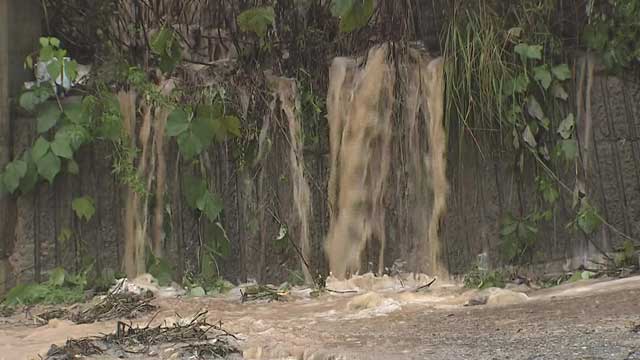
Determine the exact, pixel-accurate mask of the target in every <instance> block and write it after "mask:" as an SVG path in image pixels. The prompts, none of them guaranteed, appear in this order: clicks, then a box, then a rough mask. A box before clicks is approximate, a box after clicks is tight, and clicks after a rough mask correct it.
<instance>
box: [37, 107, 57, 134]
mask: <svg viewBox="0 0 640 360" xmlns="http://www.w3.org/2000/svg"><path fill="white" fill-rule="evenodd" d="M61 114H62V112H61V111H60V108H59V107H58V104H57V103H55V102H46V103H44V104H43V105H42V106H41V108H39V111H38V117H37V121H38V126H37V128H38V132H39V133H44V132H47V131H49V129H51V128H52V127H54V126H55V125H56V124H57V123H58V120H59V119H60V115H61Z"/></svg>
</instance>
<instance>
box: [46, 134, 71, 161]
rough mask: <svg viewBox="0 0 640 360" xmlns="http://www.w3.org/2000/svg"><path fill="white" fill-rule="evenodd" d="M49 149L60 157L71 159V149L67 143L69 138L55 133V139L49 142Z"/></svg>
mask: <svg viewBox="0 0 640 360" xmlns="http://www.w3.org/2000/svg"><path fill="white" fill-rule="evenodd" d="M51 151H53V153H54V154H56V155H57V156H59V157H61V158H65V159H73V150H71V145H70V144H69V138H68V137H66V136H59V135H58V134H56V137H55V139H54V140H53V142H52V143H51Z"/></svg>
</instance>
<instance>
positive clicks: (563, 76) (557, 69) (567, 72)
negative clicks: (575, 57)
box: [551, 64, 571, 81]
mask: <svg viewBox="0 0 640 360" xmlns="http://www.w3.org/2000/svg"><path fill="white" fill-rule="evenodd" d="M551 72H552V73H553V76H555V78H556V79H558V80H560V81H565V80H569V79H571V69H569V65H567V64H561V65H558V66H554V67H553V68H551Z"/></svg>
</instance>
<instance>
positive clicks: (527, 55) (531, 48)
mask: <svg viewBox="0 0 640 360" xmlns="http://www.w3.org/2000/svg"><path fill="white" fill-rule="evenodd" d="M513 50H514V51H515V52H516V54H518V55H520V57H521V58H522V61H526V60H527V59H530V60H540V59H542V45H529V44H525V43H522V44H518V45H516V47H515V48H514V49H513Z"/></svg>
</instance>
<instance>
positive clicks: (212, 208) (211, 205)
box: [196, 191, 224, 222]
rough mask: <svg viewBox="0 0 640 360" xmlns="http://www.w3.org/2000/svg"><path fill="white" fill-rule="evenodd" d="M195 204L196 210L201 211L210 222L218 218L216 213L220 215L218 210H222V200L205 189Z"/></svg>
mask: <svg viewBox="0 0 640 360" xmlns="http://www.w3.org/2000/svg"><path fill="white" fill-rule="evenodd" d="M196 206H197V207H198V210H200V211H202V212H203V213H204V214H205V215H206V216H207V218H208V219H209V221H211V222H213V221H215V220H216V218H218V215H220V212H222V209H223V207H224V206H223V205H222V200H220V198H219V197H218V196H217V195H214V194H212V193H210V192H209V191H206V192H205V193H204V195H202V197H201V198H200V199H198V202H197V203H196Z"/></svg>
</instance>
